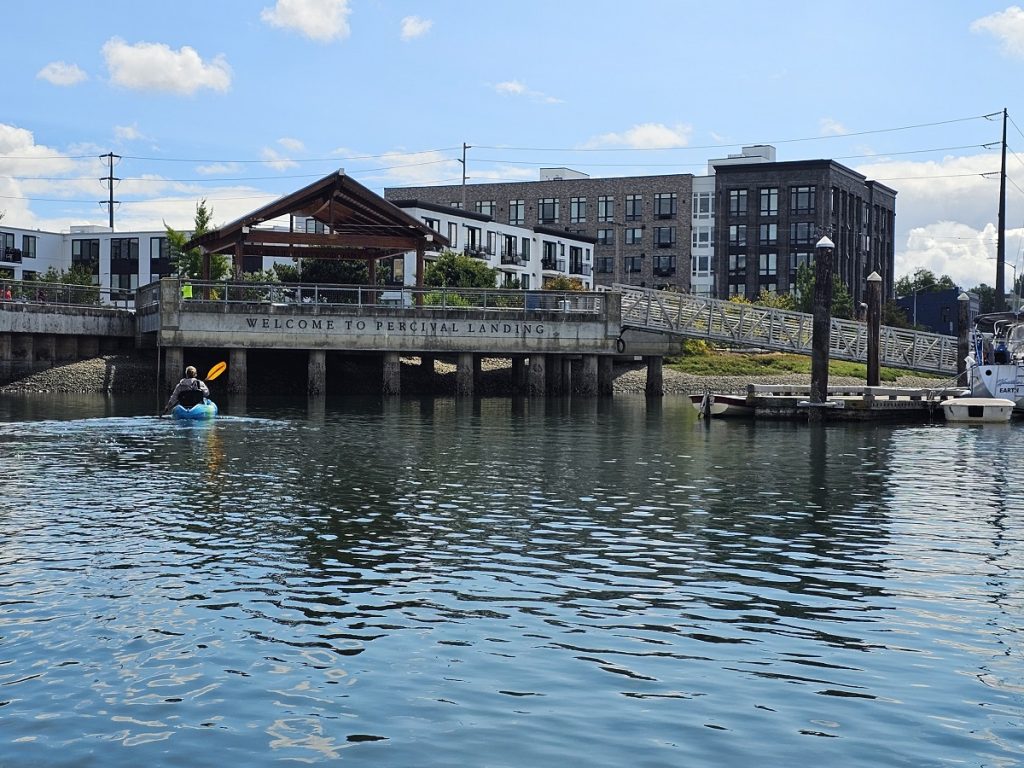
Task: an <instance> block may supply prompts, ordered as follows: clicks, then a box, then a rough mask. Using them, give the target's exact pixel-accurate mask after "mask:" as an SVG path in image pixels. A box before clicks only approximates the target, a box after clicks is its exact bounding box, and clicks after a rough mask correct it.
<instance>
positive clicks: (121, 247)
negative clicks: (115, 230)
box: [110, 237, 139, 262]
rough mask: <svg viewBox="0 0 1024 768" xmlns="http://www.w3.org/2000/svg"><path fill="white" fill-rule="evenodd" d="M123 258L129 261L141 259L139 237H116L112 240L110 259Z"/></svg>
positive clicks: (112, 260)
mask: <svg viewBox="0 0 1024 768" xmlns="http://www.w3.org/2000/svg"><path fill="white" fill-rule="evenodd" d="M121 259H127V260H129V261H138V260H139V238H137V237H115V238H112V239H111V241H110V261H111V262H114V261H117V260H121Z"/></svg>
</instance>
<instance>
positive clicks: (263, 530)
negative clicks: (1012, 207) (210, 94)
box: [0, 395, 1024, 768]
mask: <svg viewBox="0 0 1024 768" xmlns="http://www.w3.org/2000/svg"><path fill="white" fill-rule="evenodd" d="M149 400H152V398H147V401H146V402H142V401H140V400H137V399H133V398H121V399H107V398H102V397H95V396H76V397H72V396H64V397H61V396H43V395H35V396H30V397H24V398H19V397H9V396H5V397H4V398H3V399H0V477H2V478H3V480H2V484H0V490H2V496H0V765H2V766H4V767H5V768H6V767H7V766H39V765H45V766H86V765H103V766H139V765H145V766H153V767H155V766H183V765H188V766H223V765H245V766H262V765H276V764H282V763H291V762H296V761H297V762H301V763H312V764H321V763H331V762H333V761H336V760H344V761H347V762H348V763H349V764H352V765H360V766H495V767H503V766H517V767H519V766H538V767H540V766H559V768H561V767H562V766H566V765H586V766H615V767H619V766H749V765H752V764H756V765H758V766H761V767H764V766H780V767H781V766H791V765H793V764H809V765H827V766H866V765H871V766H915V767H920V766H946V765H957V766H964V765H966V766H1015V765H1021V764H1024V757H1022V754H1024V743H1022V735H1021V734H1022V732H1024V729H1022V728H1021V725H1022V723H1021V720H1022V712H1024V664H1022V661H1021V650H1022V647H1021V646H1022V643H1021V638H1022V634H1021V632H1022V624H1024V621H1022V618H1021V617H1022V615H1024V610H1022V609H1024V604H1022V603H1024V598H1022V595H1024V557H1022V555H1024V544H1022V541H1024V511H1022V510H1024V505H1022V503H1021V499H1022V498H1024V481H1022V478H1021V474H1020V472H1019V466H1020V457H1021V456H1024V430H1022V429H1021V426H1020V425H1019V424H1014V425H989V426H984V427H979V426H964V427H958V426H953V425H944V424H937V425H930V426H929V425H926V426H912V427H911V426H895V427H890V426H839V427H827V428H823V429H812V428H809V427H808V426H807V425H795V424H788V423H783V424H770V423H757V424H749V423H727V422H722V421H716V422H714V423H712V424H711V425H710V428H705V426H704V425H703V424H702V423H700V422H697V421H696V420H695V418H694V415H693V413H692V412H691V410H692V409H691V408H690V406H689V403H688V402H686V401H684V400H681V399H680V400H675V399H666V400H665V401H664V402H663V403H651V404H647V403H646V402H645V400H644V399H643V398H629V397H616V398H615V399H614V400H613V401H610V402H609V401H602V402H580V401H575V402H572V403H568V402H562V401H551V402H544V401H518V400H517V401H511V400H483V401H479V402H477V403H475V404H474V403H470V402H456V401H453V400H437V401H433V400H423V401H420V400H403V401H400V402H397V401H396V402H382V401H378V400H369V401H362V400H346V401H339V402H333V401H328V402H327V403H326V404H323V403H320V404H319V405H317V404H314V405H312V406H308V405H307V403H306V402H305V401H304V400H302V401H295V402H286V403H281V402H277V403H259V402H254V401H252V400H251V399H250V400H249V401H248V402H247V403H246V404H245V405H244V415H234V416H232V415H228V416H227V417H224V418H220V419H218V420H217V421H215V422H212V423H206V424H202V423H183V422H174V421H171V420H167V419H158V418H155V417H153V416H151V415H147V414H150V413H152V412H153V410H154V408H155V403H153V402H149ZM226 405H227V407H226V408H225V410H227V411H228V412H229V413H231V412H234V413H236V414H237V413H242V412H243V406H241V405H236V407H235V408H234V409H232V407H231V404H226Z"/></svg>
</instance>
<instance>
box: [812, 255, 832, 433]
mask: <svg viewBox="0 0 1024 768" xmlns="http://www.w3.org/2000/svg"><path fill="white" fill-rule="evenodd" d="M835 247H836V246H835V243H833V242H832V241H831V240H829V239H828V237H826V236H823V237H822V238H821V239H820V240H819V241H818V243H817V245H815V246H814V250H815V255H814V309H813V311H814V320H813V323H812V331H811V333H812V337H811V409H810V412H809V414H808V415H809V418H810V420H811V421H821V411H822V408H821V406H822V405H824V403H825V402H826V401H827V400H828V359H829V343H830V340H831V339H830V335H831V330H832V252H833V251H834V250H835Z"/></svg>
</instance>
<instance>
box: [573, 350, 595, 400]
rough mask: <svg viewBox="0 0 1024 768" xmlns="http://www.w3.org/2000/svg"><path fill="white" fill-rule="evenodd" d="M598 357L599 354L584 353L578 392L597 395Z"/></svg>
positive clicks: (585, 394) (577, 386) (592, 395)
mask: <svg viewBox="0 0 1024 768" xmlns="http://www.w3.org/2000/svg"><path fill="white" fill-rule="evenodd" d="M597 359H598V358H597V355H583V358H582V359H581V360H580V375H579V381H578V382H577V384H576V393H577V394H580V395H582V396H583V397H595V396H596V395H597V393H598V375H597V367H598V366H597Z"/></svg>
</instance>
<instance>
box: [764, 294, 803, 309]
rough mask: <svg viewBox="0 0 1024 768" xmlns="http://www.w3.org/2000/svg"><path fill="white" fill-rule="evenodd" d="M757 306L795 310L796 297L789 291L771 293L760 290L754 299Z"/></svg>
mask: <svg viewBox="0 0 1024 768" xmlns="http://www.w3.org/2000/svg"><path fill="white" fill-rule="evenodd" d="M754 303H755V304H757V305H758V306H759V307H771V308H772V309H786V310H795V309H796V308H797V302H796V297H794V296H793V294H791V293H773V292H772V291H766V290H762V291H761V292H760V293H759V294H757V297H756V298H755V299H754Z"/></svg>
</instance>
